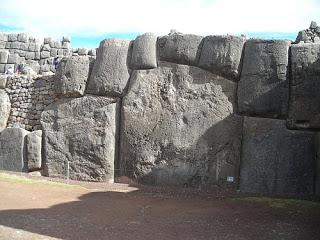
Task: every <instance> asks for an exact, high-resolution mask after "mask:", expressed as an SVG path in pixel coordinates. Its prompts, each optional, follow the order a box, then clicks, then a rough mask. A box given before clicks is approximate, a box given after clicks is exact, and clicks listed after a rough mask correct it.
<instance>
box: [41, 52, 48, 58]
mask: <svg viewBox="0 0 320 240" xmlns="http://www.w3.org/2000/svg"><path fill="white" fill-rule="evenodd" d="M40 57H41V59H45V58H49V57H50V52H49V51H42V52H40Z"/></svg>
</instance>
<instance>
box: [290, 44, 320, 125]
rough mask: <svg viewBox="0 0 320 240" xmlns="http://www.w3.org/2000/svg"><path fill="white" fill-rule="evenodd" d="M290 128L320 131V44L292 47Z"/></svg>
mask: <svg viewBox="0 0 320 240" xmlns="http://www.w3.org/2000/svg"><path fill="white" fill-rule="evenodd" d="M291 76H292V81H291V85H290V90H291V93H290V106H289V117H288V126H289V127H290V128H302V129H303V128H313V129H320V94H319V92H320V44H312V43H306V44H296V45H292V46H291Z"/></svg>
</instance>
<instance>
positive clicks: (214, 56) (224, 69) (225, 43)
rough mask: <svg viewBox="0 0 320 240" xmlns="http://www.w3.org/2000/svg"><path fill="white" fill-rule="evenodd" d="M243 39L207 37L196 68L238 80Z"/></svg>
mask: <svg viewBox="0 0 320 240" xmlns="http://www.w3.org/2000/svg"><path fill="white" fill-rule="evenodd" d="M244 42H245V38H243V37H236V36H230V35H227V36H207V37H205V38H204V39H203V46H202V50H201V55H200V59H199V64H198V66H199V67H201V68H204V69H207V70H209V71H211V72H213V73H215V74H219V75H222V76H224V77H226V78H230V79H233V80H239V74H240V70H241V69H240V68H241V65H240V62H241V55H242V49H243V45H244Z"/></svg>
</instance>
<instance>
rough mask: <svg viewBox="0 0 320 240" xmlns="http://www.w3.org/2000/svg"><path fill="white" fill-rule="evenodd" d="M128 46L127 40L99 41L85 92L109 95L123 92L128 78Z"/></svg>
mask: <svg viewBox="0 0 320 240" xmlns="http://www.w3.org/2000/svg"><path fill="white" fill-rule="evenodd" d="M129 46H130V42H129V41H127V40H115V39H106V40H104V41H102V42H101V43H100V46H99V49H98V52H97V59H96V61H95V63H94V65H93V69H92V73H91V77H90V79H89V82H88V86H87V90H86V92H87V93H90V94H95V95H102V96H109V97H119V96H122V95H123V94H124V90H125V88H126V86H127V82H128V80H129V70H128V68H127V65H129V64H130V59H131V54H129Z"/></svg>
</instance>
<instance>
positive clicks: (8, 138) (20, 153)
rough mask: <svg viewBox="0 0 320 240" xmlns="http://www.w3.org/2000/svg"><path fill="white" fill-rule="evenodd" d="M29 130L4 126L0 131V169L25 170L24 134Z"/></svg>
mask: <svg viewBox="0 0 320 240" xmlns="http://www.w3.org/2000/svg"><path fill="white" fill-rule="evenodd" d="M28 133H29V132H28V131H26V130H24V129H21V128H6V129H3V130H2V131H1V132H0V169H2V170H6V171H16V172H21V171H27V170H28V167H27V158H26V142H25V136H26V135H27V134H28Z"/></svg>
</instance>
